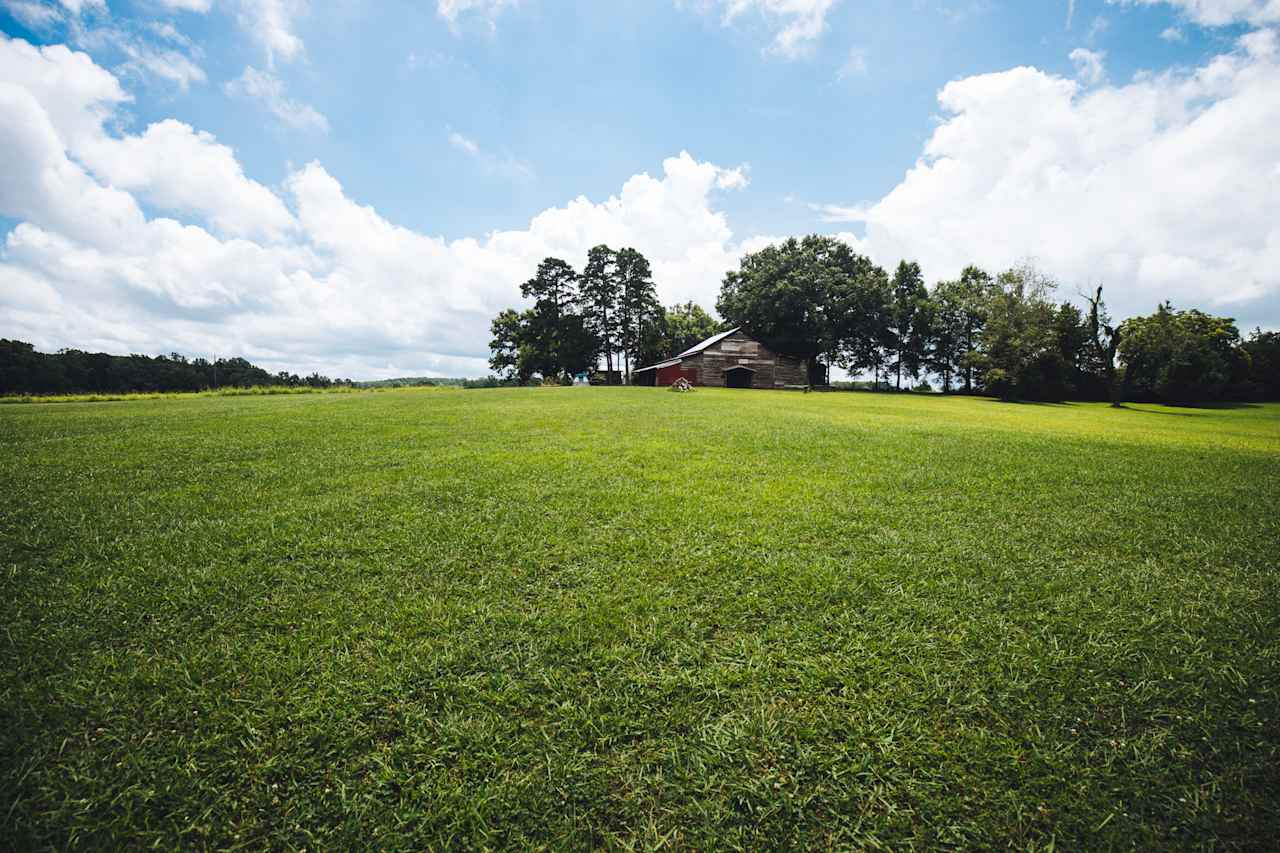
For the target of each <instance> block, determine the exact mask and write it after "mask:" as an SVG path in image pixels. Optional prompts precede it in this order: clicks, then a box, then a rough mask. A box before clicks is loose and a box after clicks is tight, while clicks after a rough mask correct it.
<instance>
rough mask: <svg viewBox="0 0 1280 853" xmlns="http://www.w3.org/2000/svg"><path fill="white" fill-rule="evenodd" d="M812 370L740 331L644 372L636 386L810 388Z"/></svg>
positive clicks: (637, 376)
mask: <svg viewBox="0 0 1280 853" xmlns="http://www.w3.org/2000/svg"><path fill="white" fill-rule="evenodd" d="M808 369H809V368H808V364H806V363H805V360H804V359H803V358H796V357H795V356H790V355H782V354H780V353H775V352H774V351H773V350H771V349H769V348H768V347H766V346H765V345H764V344H762V343H760V342H759V341H757V340H755V339H754V338H752V337H750V336H749V335H747V333H746V332H743V331H742V329H741V328H738V329H730V330H729V331H727V332H721V333H720V334H718V335H712V336H711V337H709V338H707V339H706V340H705V341H703V342H702V343H700V344H698V345H696V346H692V347H690V348H689V349H687V350H685V351H684V352H682V353H680V354H679V355H677V356H675V357H673V358H669V359H667V360H666V361H660V362H658V363H657V364H651V365H649V366H648V367H642V368H640V369H639V370H637V371H635V372H634V374H633V375H634V377H635V378H634V379H633V381H634V383H635V384H636V385H670V384H671V383H672V382H675V381H676V380H677V379H680V378H681V377H683V378H685V379H687V380H689V382H690V383H691V384H693V385H711V386H715V387H717V388H785V387H787V386H788V385H791V386H795V385H804V384H806V383H807V382H808V381H809V379H808Z"/></svg>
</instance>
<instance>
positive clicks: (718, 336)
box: [676, 326, 742, 358]
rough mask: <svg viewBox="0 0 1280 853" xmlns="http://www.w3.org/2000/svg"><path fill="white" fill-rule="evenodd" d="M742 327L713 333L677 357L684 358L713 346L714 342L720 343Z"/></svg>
mask: <svg viewBox="0 0 1280 853" xmlns="http://www.w3.org/2000/svg"><path fill="white" fill-rule="evenodd" d="M741 328H742V327H741V326H734V327H733V328H732V329H730V330H729V331H727V332H720V333H719V334H715V335H712V336H711V337H709V338H707V339H706V340H705V341H703V342H702V343H700V344H694V345H693V346H691V347H689V348H688V349H687V350H685V351H684V352H682V353H680V354H679V355H678V356H676V358H684V357H685V356H686V355H693V354H694V353H699V352H702V351H703V350H704V349H706V348H707V347H709V346H711V345H712V344H715V343H719V342H720V341H722V340H724V339H725V338H727V337H729V336H730V335H732V334H733V333H734V332H736V331H738V330H739V329H741Z"/></svg>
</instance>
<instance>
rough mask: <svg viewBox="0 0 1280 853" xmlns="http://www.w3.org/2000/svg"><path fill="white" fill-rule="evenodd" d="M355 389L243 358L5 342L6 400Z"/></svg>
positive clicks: (1, 378)
mask: <svg viewBox="0 0 1280 853" xmlns="http://www.w3.org/2000/svg"><path fill="white" fill-rule="evenodd" d="M350 384H351V380H349V379H330V378H329V377H328V376H321V375H320V374H319V373H313V374H311V375H310V376H298V375H297V374H294V373H289V372H287V371H281V372H279V373H270V372H268V371H266V370H264V369H262V368H261V367H258V366H257V365H254V364H251V363H250V362H248V361H246V360H245V359H243V358H219V359H217V360H215V361H209V360H207V359H203V358H196V359H187V358H186V357H185V356H182V355H179V354H178V353H172V354H170V355H160V356H146V355H110V354H108V353H105V352H84V351H82V350H77V349H64V350H60V351H59V352H56V353H42V352H36V349H35V347H34V346H33V345H32V344H29V343H26V342H24V341H11V340H6V339H3V338H0V394H122V393H128V392H164V391H205V390H208V389H210V388H256V387H263V386H287V387H292V388H296V387H304V386H305V387H311V388H329V387H332V386H334V385H350Z"/></svg>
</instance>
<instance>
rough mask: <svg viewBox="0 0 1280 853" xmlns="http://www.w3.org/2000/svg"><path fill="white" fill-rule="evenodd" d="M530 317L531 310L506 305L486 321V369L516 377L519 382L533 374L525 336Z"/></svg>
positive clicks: (525, 380) (531, 314)
mask: <svg viewBox="0 0 1280 853" xmlns="http://www.w3.org/2000/svg"><path fill="white" fill-rule="evenodd" d="M532 318H533V312H532V311H524V312H519V311H516V310H515V309H514V308H507V309H506V310H504V311H502V312H500V313H499V314H498V316H497V317H494V318H493V322H492V323H490V324H489V333H490V334H491V335H492V336H493V338H492V340H490V341H489V350H490V352H491V353H492V355H490V356H489V368H490V369H491V370H492V371H493V372H495V373H497V374H498V375H499V376H502V377H503V378H505V379H516V380H518V381H519V382H520V383H521V384H523V383H525V382H527V381H529V377H531V376H532V375H533V366H532V364H531V363H530V359H529V350H528V348H527V346H526V345H525V344H526V341H525V336H526V328H527V326H528V325H529V323H530V321H531V320H532Z"/></svg>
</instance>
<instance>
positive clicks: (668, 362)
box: [632, 358, 680, 373]
mask: <svg viewBox="0 0 1280 853" xmlns="http://www.w3.org/2000/svg"><path fill="white" fill-rule="evenodd" d="M679 363H680V359H679V358H670V359H667V360H666V361H660V362H658V363H657V364H651V365H649V366H648V367H640V368H637V369H636V370H633V371H632V373H644V372H645V371H646V370H657V369H658V368H659V367H670V366H671V365H673V364H679Z"/></svg>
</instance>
